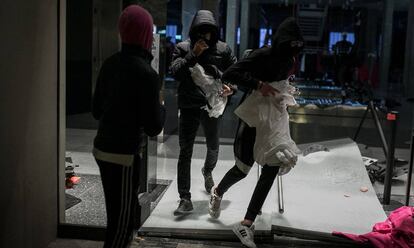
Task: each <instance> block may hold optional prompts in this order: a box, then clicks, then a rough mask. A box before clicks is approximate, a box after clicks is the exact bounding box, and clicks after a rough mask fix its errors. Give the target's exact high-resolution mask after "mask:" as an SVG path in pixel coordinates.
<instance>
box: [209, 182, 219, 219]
mask: <svg viewBox="0 0 414 248" xmlns="http://www.w3.org/2000/svg"><path fill="white" fill-rule="evenodd" d="M216 188H217V187H213V188H211V194H210V202H209V203H208V213H209V214H210V216H211V217H212V218H215V219H217V218H218V217H220V212H221V209H220V204H221V199H222V197H220V196H219V195H217V194H216V193H215V190H216Z"/></svg>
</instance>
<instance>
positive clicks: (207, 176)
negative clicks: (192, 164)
mask: <svg viewBox="0 0 414 248" xmlns="http://www.w3.org/2000/svg"><path fill="white" fill-rule="evenodd" d="M201 173H202V174H203V177H204V187H205V189H206V192H207V193H209V194H210V192H211V188H213V186H214V180H213V176H212V175H211V171H205V170H204V167H203V168H201Z"/></svg>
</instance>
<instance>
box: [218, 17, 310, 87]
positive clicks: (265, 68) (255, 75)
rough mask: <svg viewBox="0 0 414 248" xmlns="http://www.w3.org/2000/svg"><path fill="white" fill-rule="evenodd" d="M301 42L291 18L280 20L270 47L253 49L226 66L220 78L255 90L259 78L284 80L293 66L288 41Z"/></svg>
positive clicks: (265, 80) (263, 79)
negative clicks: (227, 67)
mask: <svg viewBox="0 0 414 248" xmlns="http://www.w3.org/2000/svg"><path fill="white" fill-rule="evenodd" d="M295 40H300V41H303V37H302V34H301V32H300V29H299V26H298V25H297V23H296V21H295V19H294V18H291V17H290V18H287V19H286V20H284V21H283V22H282V23H281V24H280V25H279V28H278V29H277V31H276V34H275V35H274V37H273V40H272V47H263V48H260V49H257V50H254V51H253V52H252V53H250V54H249V56H248V57H247V58H244V59H242V60H240V61H239V62H237V63H236V64H234V65H232V66H231V67H230V68H229V69H227V70H226V71H225V72H224V74H223V76H222V80H223V81H226V82H229V83H233V84H237V85H241V86H244V87H247V88H248V89H256V88H257V86H258V82H259V81H263V82H273V81H279V80H282V79H286V78H287V77H288V75H287V74H288V72H289V70H290V69H291V68H292V66H293V62H294V60H293V56H292V55H290V52H289V49H290V41H295Z"/></svg>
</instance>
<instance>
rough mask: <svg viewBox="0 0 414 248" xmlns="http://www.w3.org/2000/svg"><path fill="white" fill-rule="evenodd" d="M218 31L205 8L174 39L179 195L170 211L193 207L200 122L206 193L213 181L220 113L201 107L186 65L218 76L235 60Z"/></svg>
mask: <svg viewBox="0 0 414 248" xmlns="http://www.w3.org/2000/svg"><path fill="white" fill-rule="evenodd" d="M218 34H219V33H218V26H217V24H216V21H215V19H214V16H213V13H211V12H210V11H208V10H199V11H197V13H196V14H195V16H194V19H193V22H192V24H191V27H190V32H189V36H190V38H189V39H187V40H186V41H183V42H180V43H178V44H177V46H176V48H175V50H174V52H173V58H172V59H173V61H172V63H171V66H170V72H171V75H172V76H173V77H174V78H175V79H176V80H177V81H179V86H178V108H179V110H180V117H179V118H180V120H179V144H180V155H179V159H178V165H177V167H178V168H177V183H178V193H179V195H180V199H181V200H180V203H179V206H178V208H177V209H176V210H175V211H174V215H180V214H185V213H189V212H191V211H192V210H193V205H192V203H191V193H190V185H191V157H192V154H193V146H194V139H195V137H196V134H197V130H198V127H199V126H200V123H201V126H202V127H203V130H204V134H205V137H206V143H207V155H206V160H205V163H204V167H203V168H202V174H203V176H204V185H205V188H206V191H207V192H208V193H210V191H211V188H212V187H213V185H214V181H213V177H212V175H211V172H212V171H213V169H214V167H215V166H216V163H217V158H218V152H219V136H218V135H219V123H220V117H219V118H214V117H210V116H209V114H208V113H207V111H206V110H204V109H201V108H202V107H204V106H206V105H207V104H208V102H207V99H206V96H205V94H204V93H203V91H202V90H201V89H200V87H198V86H197V85H196V84H195V83H194V81H193V79H192V77H191V72H190V68H191V67H193V66H194V65H196V64H199V65H201V66H202V67H203V68H204V70H205V72H206V74H208V75H210V76H213V77H214V78H216V79H218V78H221V75H222V72H223V71H224V70H226V69H227V68H228V67H229V66H231V65H232V64H234V63H235V62H236V58H235V57H234V56H233V54H232V51H231V49H230V47H229V46H228V45H227V44H226V43H224V42H221V41H219V40H218ZM232 92H233V91H232V89H231V88H230V87H229V86H227V85H223V91H222V95H223V96H228V95H230V94H232Z"/></svg>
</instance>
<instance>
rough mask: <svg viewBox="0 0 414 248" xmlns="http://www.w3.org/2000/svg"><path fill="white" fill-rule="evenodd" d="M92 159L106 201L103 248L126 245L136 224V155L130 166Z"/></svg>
mask: <svg viewBox="0 0 414 248" xmlns="http://www.w3.org/2000/svg"><path fill="white" fill-rule="evenodd" d="M96 162H97V163H98V166H99V170H100V172H101V178H102V185H103V190H104V195H105V204H106V216H107V227H106V236H105V244H104V248H112V247H113V248H123V247H127V246H128V244H129V243H130V242H131V240H132V235H133V229H134V227H135V228H138V227H139V226H138V225H139V218H140V207H139V204H138V189H139V168H140V158H139V156H136V159H134V164H133V165H132V166H123V165H119V164H113V163H109V162H105V161H101V160H98V159H97V160H96Z"/></svg>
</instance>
